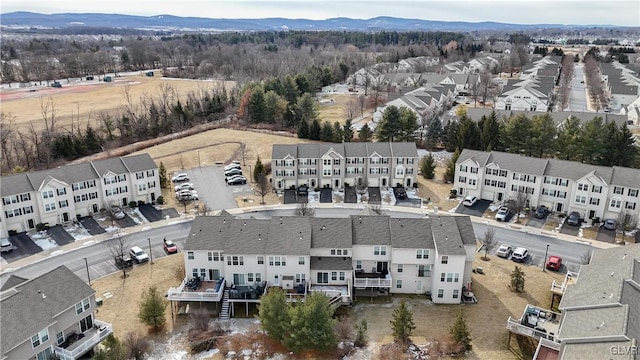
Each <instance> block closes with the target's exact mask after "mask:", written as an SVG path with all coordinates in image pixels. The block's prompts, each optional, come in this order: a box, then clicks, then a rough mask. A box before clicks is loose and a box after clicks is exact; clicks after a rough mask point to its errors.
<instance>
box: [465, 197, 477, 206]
mask: <svg viewBox="0 0 640 360" xmlns="http://www.w3.org/2000/svg"><path fill="white" fill-rule="evenodd" d="M477 201H478V198H477V197H475V196H467V197H466V198H464V200H463V201H462V205H464V206H473V204H475V203H476V202H477Z"/></svg>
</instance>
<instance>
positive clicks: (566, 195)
mask: <svg viewBox="0 0 640 360" xmlns="http://www.w3.org/2000/svg"><path fill="white" fill-rule="evenodd" d="M639 179H640V169H632V168H625V167H620V166H613V167H606V166H595V165H588V164H584V163H580V162H576V161H567V160H559V159H541V158H534V157H527V156H522V155H518V154H509V153H503V152H498V151H491V152H483V151H476V150H469V149H464V150H463V151H462V153H460V157H459V158H458V161H457V162H456V173H455V178H454V189H456V190H457V192H458V194H459V195H461V196H467V195H474V196H477V197H478V198H480V199H485V200H490V201H493V202H500V203H503V202H506V201H507V200H509V199H512V198H514V197H515V196H516V194H517V193H518V192H524V193H526V194H527V196H528V199H527V206H528V207H537V206H540V205H545V206H547V207H548V208H549V209H551V210H552V211H555V212H559V213H566V214H568V213H571V212H573V211H577V212H578V213H580V216H581V218H582V219H595V218H598V219H600V220H603V219H616V218H617V217H618V215H619V214H620V213H621V212H622V211H628V212H630V213H632V214H636V215H635V216H638V213H639V212H640V196H639V193H640V180H639Z"/></svg>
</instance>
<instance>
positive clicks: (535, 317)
mask: <svg viewBox="0 0 640 360" xmlns="http://www.w3.org/2000/svg"><path fill="white" fill-rule="evenodd" d="M560 319H561V314H559V313H556V312H553V311H550V310H547V309H542V308H539V307H537V306H533V305H530V304H529V305H527V306H526V307H525V309H524V312H523V313H522V316H521V317H520V319H514V318H512V317H509V319H508V320H507V330H509V332H510V333H509V336H511V333H514V334H519V335H524V336H528V337H531V338H534V339H536V340H540V339H541V338H542V339H548V340H550V341H554V342H558V339H557V337H556V334H558V330H559V329H560Z"/></svg>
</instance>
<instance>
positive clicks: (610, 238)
mask: <svg viewBox="0 0 640 360" xmlns="http://www.w3.org/2000/svg"><path fill="white" fill-rule="evenodd" d="M596 240H597V241H602V242H606V243H609V244H615V242H616V231H615V230H608V229H605V227H604V226H600V229H598V235H596Z"/></svg>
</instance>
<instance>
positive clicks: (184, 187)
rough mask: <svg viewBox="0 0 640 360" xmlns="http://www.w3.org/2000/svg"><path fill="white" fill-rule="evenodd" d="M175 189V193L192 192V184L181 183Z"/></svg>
mask: <svg viewBox="0 0 640 360" xmlns="http://www.w3.org/2000/svg"><path fill="white" fill-rule="evenodd" d="M175 189H176V191H180V190H193V184H192V183H182V184H180V185H178V186H176V187H175Z"/></svg>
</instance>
